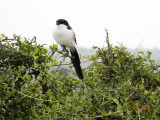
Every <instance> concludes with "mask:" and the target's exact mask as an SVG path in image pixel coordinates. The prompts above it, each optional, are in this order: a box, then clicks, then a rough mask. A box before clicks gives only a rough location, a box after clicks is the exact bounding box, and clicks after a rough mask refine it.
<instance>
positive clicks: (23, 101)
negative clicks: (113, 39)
mask: <svg viewBox="0 0 160 120" xmlns="http://www.w3.org/2000/svg"><path fill="white" fill-rule="evenodd" d="M106 33H107V38H106V43H107V47H104V48H98V47H96V46H95V47H94V48H95V49H96V50H97V53H96V54H94V55H89V56H83V58H85V59H87V60H88V61H92V63H91V64H90V65H89V66H88V67H86V68H83V73H84V76H85V78H84V80H83V81H81V80H79V79H78V78H77V77H73V76H67V75H65V74H64V72H63V65H65V64H68V63H66V62H65V58H67V57H70V56H69V55H68V54H66V53H62V52H60V51H58V47H57V45H55V44H53V45H52V46H50V50H51V52H49V51H48V50H47V49H46V48H45V47H44V45H39V44H37V42H36V37H33V39H31V40H30V39H27V38H21V37H20V36H16V35H14V36H13V39H9V38H8V37H6V36H5V35H4V34H1V38H0V119H2V120H14V119H16V120H33V119H39V120H41V119H44V120H48V119H58V120H64V119H68V120H71V119H75V120H82V119H87V120H94V119H97V120H103V119H108V120H135V119H139V120H147V119H148V120H152V119H154V120H159V119H160V87H159V86H160V71H159V70H158V66H157V65H156V64H155V61H154V60H152V59H151V52H147V55H145V54H144V53H143V52H140V53H139V54H138V55H137V56H135V55H133V54H131V53H130V52H128V51H126V48H125V47H124V46H123V45H120V46H113V45H110V44H109V37H108V32H106ZM59 57H62V58H63V61H61V62H59V61H58V60H57V59H58V58H59ZM69 65H70V66H69V67H68V69H71V68H72V64H69ZM54 66H58V67H61V68H62V71H58V72H57V70H56V69H53V67H54ZM73 75H75V73H73Z"/></svg>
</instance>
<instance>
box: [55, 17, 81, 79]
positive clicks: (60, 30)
mask: <svg viewBox="0 0 160 120" xmlns="http://www.w3.org/2000/svg"><path fill="white" fill-rule="evenodd" d="M53 38H54V39H55V41H56V42H57V43H58V44H59V45H61V46H62V47H63V48H64V49H65V50H66V47H67V48H69V50H70V53H71V56H72V57H71V61H72V63H73V66H74V68H75V70H76V73H77V75H78V77H79V79H83V73H82V69H81V66H80V59H79V55H78V52H77V50H76V47H75V45H76V44H77V43H76V36H75V33H74V31H73V30H72V28H71V26H70V25H69V24H68V22H67V21H66V20H65V19H58V20H57V21H56V28H55V30H54V31H53Z"/></svg>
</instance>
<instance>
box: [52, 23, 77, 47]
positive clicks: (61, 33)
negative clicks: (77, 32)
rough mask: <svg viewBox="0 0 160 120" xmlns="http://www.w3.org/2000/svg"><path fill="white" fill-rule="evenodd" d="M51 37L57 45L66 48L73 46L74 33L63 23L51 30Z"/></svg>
mask: <svg viewBox="0 0 160 120" xmlns="http://www.w3.org/2000/svg"><path fill="white" fill-rule="evenodd" d="M53 38H54V39H55V41H56V42H57V43H58V44H59V45H64V46H66V47H68V48H72V47H74V46H75V40H74V33H73V31H72V30H71V29H67V27H66V26H65V25H57V26H56V28H55V30H54V31H53Z"/></svg>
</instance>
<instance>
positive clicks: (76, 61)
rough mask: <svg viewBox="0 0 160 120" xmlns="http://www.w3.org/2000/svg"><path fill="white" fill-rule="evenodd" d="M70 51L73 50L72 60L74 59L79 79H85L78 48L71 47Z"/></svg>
mask: <svg viewBox="0 0 160 120" xmlns="http://www.w3.org/2000/svg"><path fill="white" fill-rule="evenodd" d="M70 52H71V56H72V58H71V61H72V63H73V66H74V68H75V70H76V73H77V75H78V77H79V79H83V73H82V69H81V66H80V59H79V55H78V52H77V50H76V48H74V49H71V50H70Z"/></svg>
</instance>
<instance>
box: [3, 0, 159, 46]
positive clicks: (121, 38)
mask: <svg viewBox="0 0 160 120" xmlns="http://www.w3.org/2000/svg"><path fill="white" fill-rule="evenodd" d="M59 18H64V19H66V20H67V21H68V22H69V23H70V25H71V27H72V28H73V30H74V31H75V33H76V37H77V43H78V46H80V47H87V48H91V47H92V46H93V45H96V46H100V47H102V46H103V45H105V36H106V35H105V31H104V29H105V28H107V29H108V30H109V34H110V42H111V43H113V44H114V45H117V42H119V43H123V44H124V45H125V46H127V47H128V48H134V49H135V48H136V47H137V46H138V45H139V44H140V42H141V41H142V40H143V43H142V45H141V47H143V48H154V47H157V48H160V0H0V34H1V33H4V34H6V35H8V36H12V35H13V34H14V33H16V34H17V35H21V36H25V37H27V38H31V37H33V36H34V35H35V36H37V41H38V43H40V44H43V43H45V44H49V45H51V44H52V43H53V42H54V40H53V38H52V29H53V27H54V25H55V21H56V20H57V19H59Z"/></svg>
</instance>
